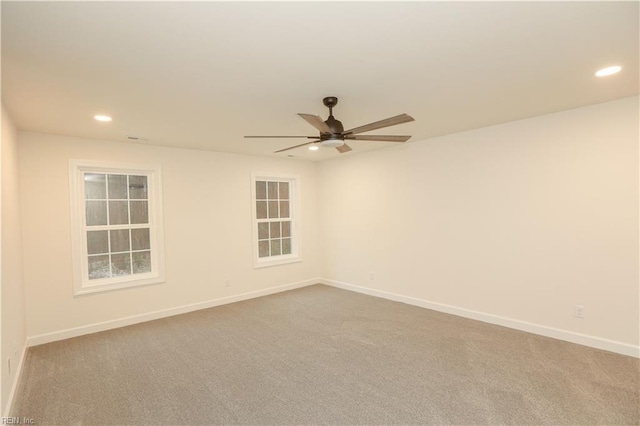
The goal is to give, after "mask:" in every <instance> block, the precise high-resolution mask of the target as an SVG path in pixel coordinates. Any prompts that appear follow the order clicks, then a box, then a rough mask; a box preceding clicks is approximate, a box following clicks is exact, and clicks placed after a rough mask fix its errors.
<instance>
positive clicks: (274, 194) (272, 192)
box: [268, 182, 278, 200]
mask: <svg viewBox="0 0 640 426" xmlns="http://www.w3.org/2000/svg"><path fill="white" fill-rule="evenodd" d="M268 191H269V199H270V200H277V199H278V182H269V184H268Z"/></svg>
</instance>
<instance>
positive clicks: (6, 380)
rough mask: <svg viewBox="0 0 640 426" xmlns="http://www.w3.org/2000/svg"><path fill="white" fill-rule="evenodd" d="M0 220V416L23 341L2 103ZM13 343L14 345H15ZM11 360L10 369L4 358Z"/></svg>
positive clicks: (10, 135)
mask: <svg viewBox="0 0 640 426" xmlns="http://www.w3.org/2000/svg"><path fill="white" fill-rule="evenodd" d="M0 150H1V155H0V158H1V159H2V167H1V170H2V173H1V175H2V190H1V191H2V203H1V204H0V205H1V210H2V219H1V224H2V225H1V234H0V235H1V236H2V249H1V251H0V253H1V254H2V255H1V256H0V262H1V265H2V267H1V271H2V273H1V283H2V290H1V297H0V299H1V300H2V309H1V310H0V313H1V320H0V323H1V324H2V327H1V330H0V332H1V333H2V334H1V336H2V346H1V347H2V350H1V351H0V352H1V353H2V358H1V360H2V364H0V366H1V368H0V382H2V388H1V392H0V393H1V395H2V397H1V398H0V399H1V401H2V403H1V404H0V415H5V414H6V413H7V410H8V408H9V407H8V403H9V398H10V396H11V394H12V390H13V389H14V386H15V384H16V380H17V373H18V369H19V365H20V363H21V361H22V353H23V351H24V348H25V344H26V330H25V302H24V289H23V280H22V237H21V224H20V207H19V205H20V203H19V198H20V192H19V179H18V138H17V134H16V129H15V127H14V125H13V123H12V121H11V118H10V117H9V116H8V114H7V113H6V111H5V108H4V105H3V106H2V144H1V146H0ZM14 343H15V346H14ZM8 358H10V359H11V372H9V366H8V363H7V359H8Z"/></svg>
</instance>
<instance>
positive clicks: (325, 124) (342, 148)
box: [245, 96, 413, 154]
mask: <svg viewBox="0 0 640 426" xmlns="http://www.w3.org/2000/svg"><path fill="white" fill-rule="evenodd" d="M322 103H324V105H325V106H326V107H327V108H329V118H327V119H326V120H324V121H323V120H322V118H320V116H319V115H313V114H300V113H299V114H298V115H299V116H300V117H302V118H304V119H305V120H307V122H308V123H309V124H311V125H312V126H313V127H315V128H316V129H318V130H319V131H320V136H245V138H307V139H315V140H312V141H310V142H305V143H301V144H299V145H294V146H290V147H288V148H284V149H280V150H278V151H275V152H276V153H278V152H284V151H288V150H290V149H294V148H299V147H301V146H305V145H311V146H318V145H319V146H322V147H330V148H336V149H337V150H338V151H339V152H340V153H341V154H344V153H345V152H349V151H351V150H352V149H351V147H350V146H349V145H347V144H346V143H345V140H357V141H381V142H406V141H408V140H409V138H411V136H389V135H360V134H359V133H364V132H369V131H371V130H376V129H382V128H383V127H389V126H395V125H396V124H401V123H407V122H409V121H413V117H411V116H410V115H407V114H400V115H397V116H395V117H391V118H387V119H384V120H380V121H376V122H374V123H369V124H365V125H364V126H360V127H354V128H353V129H349V130H344V127H343V126H342V123H341V122H340V121H338V120H336V119H335V118H334V117H333V107H335V106H336V105H337V104H338V98H336V97H335V96H328V97H326V98H324V99H323V100H322ZM316 144H317V145H316Z"/></svg>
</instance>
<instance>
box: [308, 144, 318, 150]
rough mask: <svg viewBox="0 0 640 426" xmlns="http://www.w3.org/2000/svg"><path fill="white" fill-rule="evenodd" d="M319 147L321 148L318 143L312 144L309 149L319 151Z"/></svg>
mask: <svg viewBox="0 0 640 426" xmlns="http://www.w3.org/2000/svg"><path fill="white" fill-rule="evenodd" d="M319 149H320V148H319V147H318V146H317V145H311V146H310V147H309V151H317V150H319Z"/></svg>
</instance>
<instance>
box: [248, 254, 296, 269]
mask: <svg viewBox="0 0 640 426" xmlns="http://www.w3.org/2000/svg"><path fill="white" fill-rule="evenodd" d="M267 259H268V260H267ZM299 262H302V259H301V258H300V257H298V256H296V257H288V258H284V259H269V258H264V260H257V261H254V262H253V269H262V268H270V267H271V266H280V265H287V264H289V263H299Z"/></svg>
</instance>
